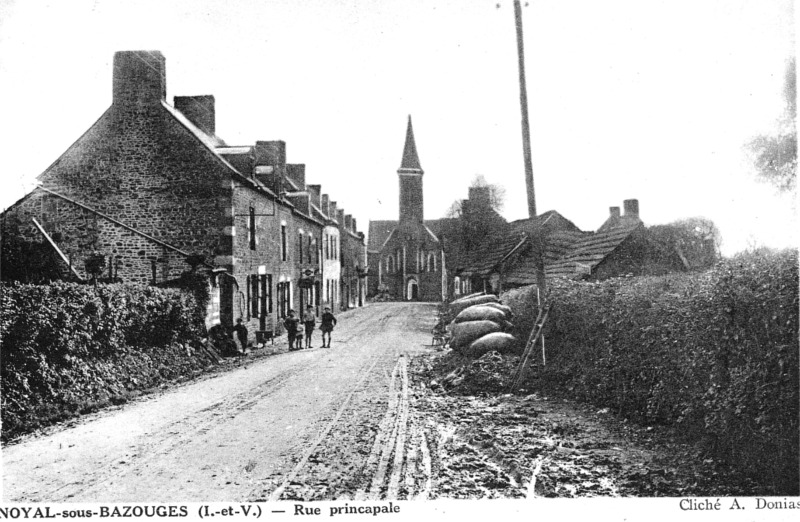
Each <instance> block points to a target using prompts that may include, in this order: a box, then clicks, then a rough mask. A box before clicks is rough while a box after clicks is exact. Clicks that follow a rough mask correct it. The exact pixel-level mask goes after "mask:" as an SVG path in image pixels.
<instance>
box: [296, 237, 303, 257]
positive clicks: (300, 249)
mask: <svg viewBox="0 0 800 522" xmlns="http://www.w3.org/2000/svg"><path fill="white" fill-rule="evenodd" d="M297 253H298V254H299V255H298V256H297V262H298V263H302V262H303V231H302V230H301V231H300V232H298V233H297Z"/></svg>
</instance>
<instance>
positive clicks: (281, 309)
mask: <svg viewBox="0 0 800 522" xmlns="http://www.w3.org/2000/svg"><path fill="white" fill-rule="evenodd" d="M277 288H278V313H279V314H280V316H281V318H284V317H286V316H287V315H288V314H289V310H291V308H292V306H291V303H292V288H291V283H289V282H285V283H278V285H277Z"/></svg>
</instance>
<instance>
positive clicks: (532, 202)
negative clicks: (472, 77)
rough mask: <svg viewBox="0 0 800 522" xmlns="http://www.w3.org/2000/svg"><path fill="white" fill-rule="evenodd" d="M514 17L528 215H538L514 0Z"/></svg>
mask: <svg viewBox="0 0 800 522" xmlns="http://www.w3.org/2000/svg"><path fill="white" fill-rule="evenodd" d="M514 19H515V21H516V26H517V58H518V62H519V104H520V106H521V109H522V154H523V157H524V159H525V188H526V189H527V195H528V217H530V218H535V217H536V193H535V192H534V190H533V162H532V160H531V131H530V123H529V122H528V89H527V87H526V84H525V46H524V44H523V42H522V7H521V6H520V0H514Z"/></svg>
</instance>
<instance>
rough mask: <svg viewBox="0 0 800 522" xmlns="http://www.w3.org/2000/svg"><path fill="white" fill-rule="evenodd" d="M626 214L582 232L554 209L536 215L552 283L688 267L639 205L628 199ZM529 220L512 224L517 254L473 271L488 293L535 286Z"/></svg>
mask: <svg viewBox="0 0 800 522" xmlns="http://www.w3.org/2000/svg"><path fill="white" fill-rule="evenodd" d="M624 207H625V214H623V215H621V214H620V209H619V207H611V208H610V212H609V216H608V218H607V219H606V221H605V222H604V223H603V224H602V225H601V226H600V227H599V228H598V229H597V230H596V231H588V232H586V231H582V230H580V229H579V228H578V227H577V226H575V225H574V224H573V223H572V222H571V221H569V220H567V219H566V218H564V217H563V216H561V215H560V214H559V213H557V212H555V211H549V212H546V213H544V214H541V215H539V216H537V217H536V219H537V220H538V221H539V223H538V224H539V227H540V230H542V238H543V239H542V241H543V248H544V256H543V257H544V267H545V276H546V278H547V279H555V278H565V279H581V280H594V281H597V280H602V279H608V278H611V277H619V276H624V275H634V276H639V275H662V274H666V273H670V272H677V271H685V270H687V269H688V267H687V266H686V264H685V263H684V262H683V261H682V260H681V258H680V256H679V254H678V253H677V252H676V251H675V250H673V249H671V248H669V247H666V246H665V245H664V244H662V243H661V242H659V241H656V240H655V238H654V237H653V236H652V234H650V232H649V230H648V228H647V227H645V226H644V223H643V222H642V220H641V218H640V217H639V202H638V200H635V199H629V200H625V202H624ZM531 225H532V224H531V220H530V219H524V220H520V221H515V222H513V223H510V231H509V235H510V236H511V237H512V238H517V237H520V236H518V235H517V234H519V233H520V232H522V233H523V234H524V236H523V238H522V239H523V242H522V243H518V244H517V246H516V255H515V256H511V255H509V254H510V251H508V250H510V245H511V243H512V242H513V241H507V252H506V253H505V254H504V253H503V252H502V251H501V252H495V253H494V254H493V255H494V258H499V257H502V256H505V257H504V259H505V260H506V261H507V262H505V263H495V264H492V266H491V267H489V266H488V265H490V264H491V263H487V262H486V261H485V260H483V264H482V265H481V264H480V263H475V264H474V265H473V266H472V267H471V269H472V270H474V269H475V268H478V269H480V268H483V270H484V271H483V272H481V274H482V275H483V276H484V277H485V279H484V280H485V281H486V283H487V285H486V289H487V290H488V291H492V292H500V291H503V290H505V289H508V288H514V287H519V286H526V285H532V284H536V271H535V268H534V261H533V255H532V254H533V245H532V241H531V235H530V232H531V231H532V226H531Z"/></svg>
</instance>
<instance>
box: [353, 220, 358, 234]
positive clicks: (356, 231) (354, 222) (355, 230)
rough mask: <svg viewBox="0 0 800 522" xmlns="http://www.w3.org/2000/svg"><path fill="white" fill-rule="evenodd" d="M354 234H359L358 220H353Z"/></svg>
mask: <svg viewBox="0 0 800 522" xmlns="http://www.w3.org/2000/svg"><path fill="white" fill-rule="evenodd" d="M353 232H355V233H358V228H356V218H353Z"/></svg>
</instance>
